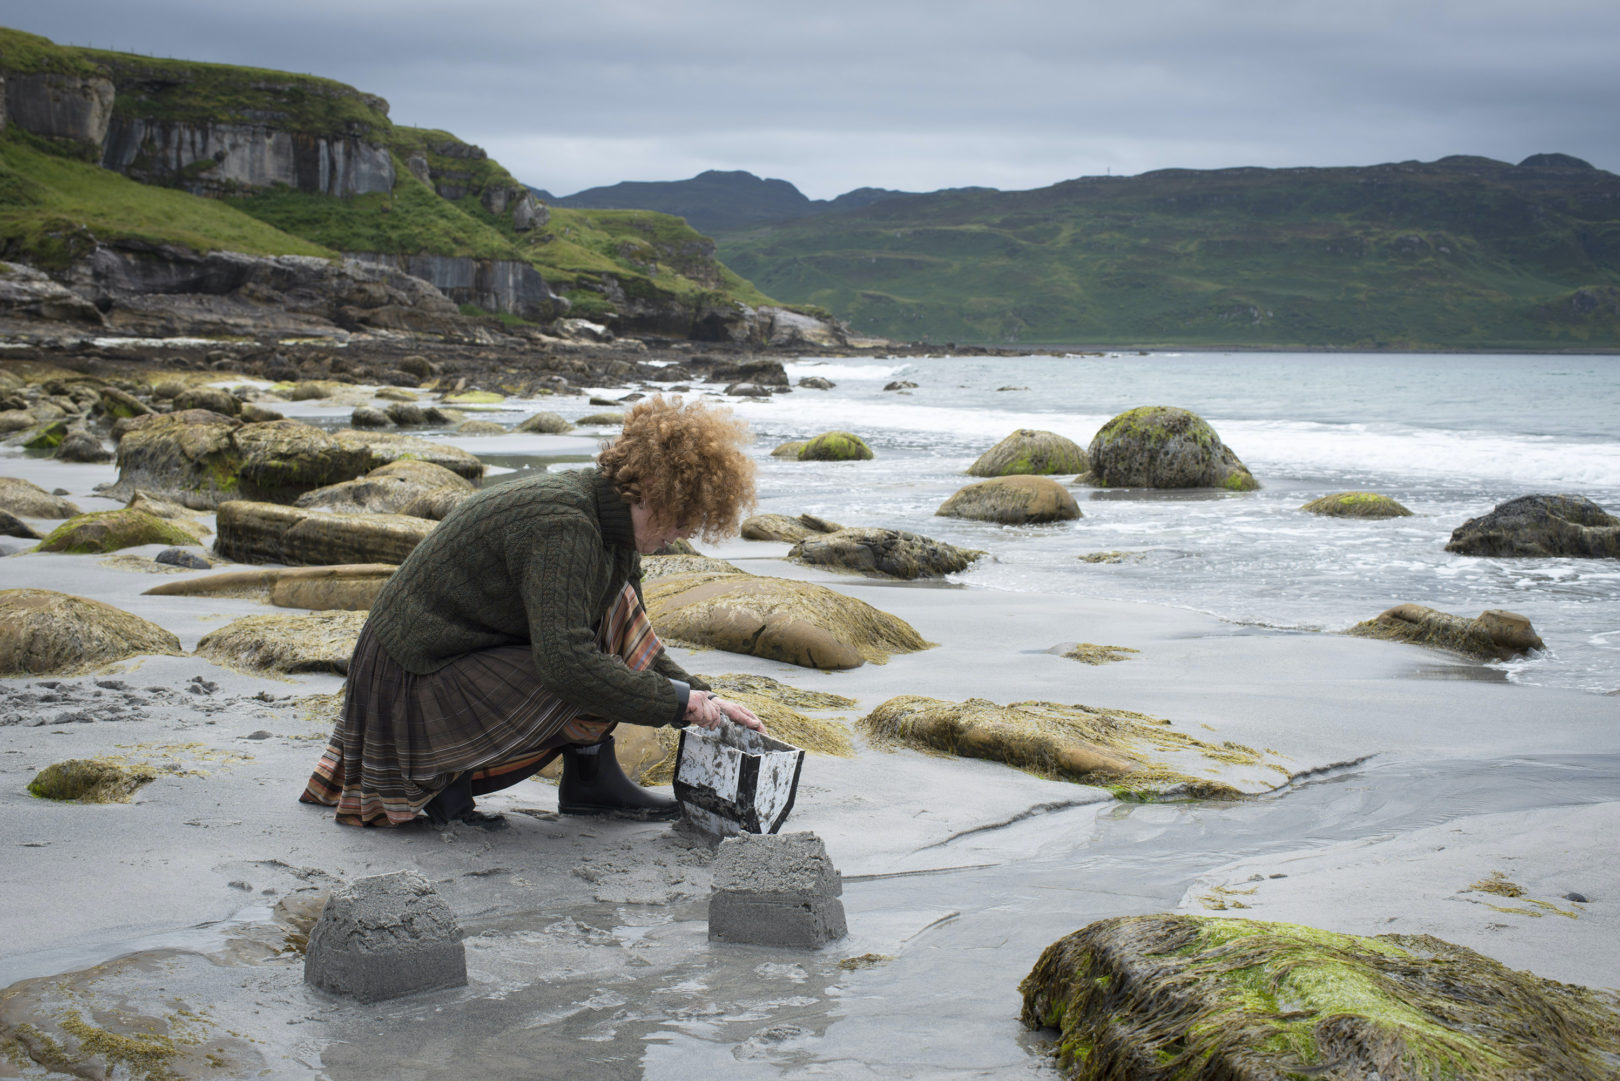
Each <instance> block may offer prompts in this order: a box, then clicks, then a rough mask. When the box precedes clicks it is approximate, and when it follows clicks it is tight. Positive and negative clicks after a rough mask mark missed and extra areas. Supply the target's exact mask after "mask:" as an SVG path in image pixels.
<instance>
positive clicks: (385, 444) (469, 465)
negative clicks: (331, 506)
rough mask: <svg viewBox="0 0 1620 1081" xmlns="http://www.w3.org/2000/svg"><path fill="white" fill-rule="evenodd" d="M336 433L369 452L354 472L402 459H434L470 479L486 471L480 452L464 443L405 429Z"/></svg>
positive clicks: (346, 443)
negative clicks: (465, 447)
mask: <svg viewBox="0 0 1620 1081" xmlns="http://www.w3.org/2000/svg"><path fill="white" fill-rule="evenodd" d="M333 437H334V438H335V439H337V441H338V442H339V443H341V444H342V445H343V446H345V447H350V448H353V449H356V450H359V451H361V452H363V453H364V455H365V460H364V465H363V466H362V468H360V469H358V470H356V471H355V472H354V473H353V474H351V476H359V475H360V474H362V473H369V472H370V471H371V470H373V469H376V468H378V467H379V466H384V465H387V464H388V463H390V462H398V461H401V460H414V461H419V462H432V463H433V464H434V465H442V466H444V467H445V468H446V469H448V470H450V472H452V473H455V474H456V475H458V476H462V477H466V478H467V479H468V480H478V479H479V478H481V477H482V476H483V475H484V463H483V462H481V461H479V460H478V456H477V455H475V454H469V453H468V452H467V451H464V450H462V449H461V448H460V447H452V446H450V445H449V444H447V443H435V442H433V441H432V440H430V439H423V438H421V437H420V436H414V435H405V434H404V433H402V432H375V431H367V432H354V431H339V432H334V433H333ZM338 479H341V480H347V479H348V478H347V477H342V478H338ZM334 483H335V482H334Z"/></svg>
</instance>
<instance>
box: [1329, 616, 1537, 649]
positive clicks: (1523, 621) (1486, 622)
mask: <svg viewBox="0 0 1620 1081" xmlns="http://www.w3.org/2000/svg"><path fill="white" fill-rule="evenodd" d="M1344 633H1346V634H1352V635H1355V636H1356V637H1358V638H1382V639H1384V640H1385V641H1389V642H1411V643H1412V644H1414V645H1420V646H1432V647H1434V648H1436V649H1445V650H1450V651H1451V652H1453V653H1461V654H1462V655H1463V656H1465V657H1473V658H1474V659H1476V660H1482V661H1505V660H1509V659H1510V658H1513V657H1520V656H1523V655H1524V654H1526V653H1529V652H1530V651H1531V650H1533V649H1546V648H1547V644H1546V643H1545V642H1543V641H1542V640H1541V636H1540V635H1538V634H1537V633H1536V631H1535V628H1534V627H1532V626H1531V625H1530V620H1529V619H1527V618H1526V617H1524V616H1521V615H1519V614H1518V613H1517V612H1504V611H1501V610H1500V609H1495V608H1493V609H1488V610H1486V611H1484V612H1481V613H1480V614H1479V615H1478V617H1476V618H1474V619H1469V618H1468V617H1466V616H1454V615H1451V614H1450V613H1449V612H1438V611H1435V610H1434V609H1433V608H1425V607H1424V606H1423V605H1421V604H1397V605H1396V606H1395V607H1393V608H1390V609H1388V610H1386V611H1383V612H1380V613H1379V614H1378V615H1376V616H1374V617H1373V618H1372V619H1369V620H1365V621H1363V622H1361V623H1357V624H1356V625H1355V626H1354V627H1351V628H1350V629H1349V630H1347V631H1345V632H1344Z"/></svg>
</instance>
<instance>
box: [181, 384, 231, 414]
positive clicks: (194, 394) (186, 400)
mask: <svg viewBox="0 0 1620 1081" xmlns="http://www.w3.org/2000/svg"><path fill="white" fill-rule="evenodd" d="M174 408H175V410H176V411H177V412H178V411H180V410H185V409H206V410H208V411H209V412H210V413H218V414H219V415H220V416H222V417H234V416H236V415H237V414H238V413H240V412H241V411H242V400H241V399H240V398H238V397H236V395H234V394H232V393H231V392H230V391H228V390H226V389H225V388H224V387H210V386H207V385H205V384H199V385H197V386H192V387H187V388H186V389H185V390H182V391H181V392H180V393H179V394H176V395H175V396H174Z"/></svg>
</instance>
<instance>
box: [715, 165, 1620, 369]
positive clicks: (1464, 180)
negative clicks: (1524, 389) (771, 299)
mask: <svg viewBox="0 0 1620 1081" xmlns="http://www.w3.org/2000/svg"><path fill="white" fill-rule="evenodd" d="M1533 160H1536V159H1533ZM1572 162H1573V164H1572ZM719 240H720V253H721V256H722V258H724V259H725V260H726V262H727V263H728V265H730V266H732V267H734V268H736V269H737V271H738V272H739V273H741V274H744V275H746V276H747V277H749V278H750V279H751V280H753V281H755V282H757V283H758V284H759V285H760V287H761V288H763V289H767V290H769V291H770V292H771V293H773V294H774V295H776V296H779V297H783V298H786V299H789V300H792V301H797V302H801V303H815V304H820V305H822V306H825V307H827V308H830V309H832V310H834V311H836V312H838V313H839V315H840V316H841V317H843V318H847V319H849V320H850V321H851V322H852V323H853V324H854V325H855V326H856V327H857V328H859V329H861V330H864V331H868V332H872V333H879V334H885V335H888V336H891V337H897V338H905V339H918V338H927V339H930V340H933V341H936V342H943V341H959V342H989V343H1010V342H1023V343H1089V342H1094V343H1098V344H1120V345H1125V344H1142V345H1149V344H1166V345H1233V346H1278V347H1287V346H1341V347H1374V348H1376V347H1436V346H1438V347H1457V348H1546V347H1549V346H1553V347H1576V348H1579V347H1589V346H1590V347H1605V348H1608V347H1614V346H1620V304H1617V299H1616V297H1617V293H1616V287H1617V286H1620V177H1616V176H1615V175H1613V174H1611V173H1607V172H1603V171H1602V170H1598V169H1593V168H1591V167H1590V166H1585V165H1584V163H1581V162H1578V161H1574V160H1573V159H1564V158H1551V159H1550V164H1547V165H1539V164H1527V165H1522V166H1512V165H1508V164H1505V163H1502V162H1495V161H1490V160H1488V159H1483V158H1447V159H1443V160H1441V161H1438V162H1433V163H1428V164H1422V163H1416V162H1409V163H1403V164H1399V165H1383V166H1374V167H1369V168H1346V169H1281V170H1268V169H1227V170H1220V171H1212V172H1195V171H1190V170H1166V171H1163V172H1157V173H1148V174H1144V175H1142V176H1138V177H1130V178H1102V177H1095V178H1088V179H1083V180H1073V181H1067V182H1064V183H1061V184H1056V185H1053V186H1052V187H1049V188H1041V189H1037V190H1034V191H1026V192H986V191H967V192H942V193H937V194H934V195H919V196H914V197H910V198H905V199H894V200H889V201H886V202H882V203H878V204H875V205H872V206H868V207H864V208H861V209H858V210H854V211H847V212H842V213H835V214H826V215H822V216H818V217H814V218H806V219H802V220H799V221H793V222H787V223H780V224H774V225H768V226H760V227H756V228H753V229H747V230H738V231H735V232H730V233H725V234H722V235H721V236H720V237H719Z"/></svg>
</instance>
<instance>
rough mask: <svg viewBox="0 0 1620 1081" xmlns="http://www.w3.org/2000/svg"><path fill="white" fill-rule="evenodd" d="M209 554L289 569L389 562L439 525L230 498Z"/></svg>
mask: <svg viewBox="0 0 1620 1081" xmlns="http://www.w3.org/2000/svg"><path fill="white" fill-rule="evenodd" d="M215 525H216V526H217V527H218V531H219V535H218V537H217V538H216V539H215V541H214V550H215V551H216V552H218V553H219V554H220V555H221V556H224V557H225V558H226V559H230V560H233V561H235V562H237V563H285V564H287V565H288V566H293V567H308V566H328V565H333V564H339V563H393V564H399V563H403V562H404V561H405V557H406V556H408V555H410V554H411V551H412V550H413V549H414V548H415V547H416V546H417V545H418V544H420V543H422V539H423V538H424V537H426V536H427V535H428V534H429V533H431V532H433V530H434V529H435V528H436V527H437V526H438V522H436V521H433V520H431V519H428V518H417V517H413V516H410V515H404V514H326V513H322V512H319V511H311V510H304V509H302V508H300V507H287V506H282V505H281V504H279V503H255V502H250V501H247V500H232V501H230V502H228V503H221V504H220V506H219V512H218V514H217V516H216V518H215Z"/></svg>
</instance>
